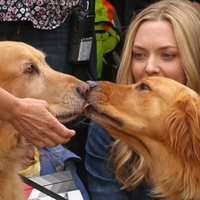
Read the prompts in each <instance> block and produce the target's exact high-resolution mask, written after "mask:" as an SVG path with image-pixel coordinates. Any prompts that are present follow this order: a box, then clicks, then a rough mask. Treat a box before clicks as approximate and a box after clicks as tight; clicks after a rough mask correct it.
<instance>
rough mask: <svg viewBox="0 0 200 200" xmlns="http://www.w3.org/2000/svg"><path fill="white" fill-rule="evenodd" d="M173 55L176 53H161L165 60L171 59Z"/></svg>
mask: <svg viewBox="0 0 200 200" xmlns="http://www.w3.org/2000/svg"><path fill="white" fill-rule="evenodd" d="M175 56H176V54H174V53H164V54H162V57H163V58H164V59H165V60H171V59H173V58H174V57H175Z"/></svg>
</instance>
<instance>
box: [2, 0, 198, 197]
mask: <svg viewBox="0 0 200 200" xmlns="http://www.w3.org/2000/svg"><path fill="white" fill-rule="evenodd" d="M12 2H13V3H9V2H7V3H6V4H5V3H0V16H1V17H0V40H15V41H23V42H26V43H28V44H30V45H32V46H34V47H36V48H38V49H41V50H42V51H44V52H45V53H46V55H47V57H46V59H47V62H48V63H49V65H50V66H52V68H54V69H55V70H58V71H61V72H64V73H69V74H72V75H74V76H77V77H78V78H81V79H83V80H87V79H91V78H92V79H96V75H95V70H96V55H95V37H94V42H93V45H92V49H93V50H92V51H91V52H92V53H91V55H90V59H89V61H87V62H84V63H76V64H74V63H70V62H69V61H68V60H67V57H68V56H67V55H68V52H69V49H68V48H69V45H68V43H69V40H70V39H71V38H70V36H71V35H70V34H69V31H70V14H71V13H72V12H73V9H75V8H76V7H77V6H84V4H87V1H81V0H68V1H63V2H65V3H63V4H60V5H59V3H58V4H57V3H49V4H48V3H45V2H43V3H41V4H37V1H36V3H33V2H32V1H30V2H29V1H27V2H29V3H23V1H21V3H19V2H18V1H12ZM41 2H42V1H41ZM110 2H111V3H112V4H113V6H115V7H116V11H117V10H118V9H117V6H118V3H119V2H118V1H110ZM117 2H118V3H117ZM125 2H126V3H125ZM142 2H144V4H141V3H142ZM137 5H138V7H137ZM3 7H4V9H3ZM199 7H200V6H199V3H198V2H196V1H193V2H190V1H189V0H176V1H174V0H160V1H135V2H134V1H129V0H126V1H124V6H123V8H124V9H125V8H126V9H127V10H128V12H125V11H124V12H122V11H120V12H121V13H122V14H123V20H124V25H125V26H128V29H127V32H126V34H125V42H124V47H123V51H122V55H121V62H120V66H119V68H118V72H117V77H116V78H117V79H116V82H117V83H118V84H131V83H136V82H138V81H139V80H141V79H142V78H143V77H147V76H164V77H168V78H171V79H174V80H176V81H178V82H180V83H182V84H184V85H186V86H188V87H190V88H191V89H193V90H194V91H196V92H197V93H200V51H199V50H200V38H199V32H200V12H199ZM55 9H56V10H57V12H55ZM13 10H15V11H16V12H12V11H13ZM36 11H37V12H36ZM125 13H126V14H125ZM41 16H42V17H41ZM120 19H122V16H121V17H120ZM122 24H123V23H122ZM5 67H6V66H5ZM41 113H42V115H41ZM41 116H42V118H43V119H42V122H44V121H46V123H41V120H40V118H41ZM24 119H26V120H24ZM0 120H7V121H9V122H10V123H11V124H12V125H13V126H14V127H15V128H16V129H17V130H18V131H19V132H20V133H21V134H22V135H23V136H24V137H25V138H27V140H29V141H30V142H31V143H32V144H33V145H34V146H35V147H37V148H39V153H41V154H42V155H45V154H48V155H49V153H48V152H51V155H52V156H54V155H58V153H59V156H56V159H59V160H62V161H63V163H64V164H63V167H62V168H61V169H59V170H70V171H72V172H73V174H74V176H75V177H76V178H75V179H76V180H77V181H76V184H77V187H78V188H79V189H80V190H81V192H82V194H83V197H84V199H86V200H87V199H91V200H105V199H108V198H109V199H110V200H129V199H130V200H133V199H136V200H140V199H141V200H144V199H148V200H150V199H155V198H154V197H153V196H151V194H150V186H149V185H147V184H146V183H145V180H140V181H139V184H138V187H136V188H133V187H132V185H133V182H134V180H133V179H132V177H133V173H137V172H138V170H139V167H141V166H142V164H143V163H142V159H141V158H140V157H137V154H136V152H134V150H133V149H132V148H131V147H130V146H129V145H127V144H125V143H124V142H122V141H120V140H116V139H114V138H112V137H111V136H110V135H109V134H108V133H107V131H106V130H104V129H103V128H102V127H100V126H99V125H98V124H96V123H95V122H91V123H90V125H89V128H88V134H86V136H87V141H86V144H85V147H84V148H86V157H85V158H84V156H83V158H82V159H83V160H85V170H86V172H87V176H86V177H85V176H84V178H85V179H86V180H82V181H83V182H84V184H83V183H82V182H81V179H80V178H79V177H78V175H77V174H79V175H80V172H78V173H77V171H76V160H79V157H78V156H76V155H75V154H74V153H73V152H71V151H69V149H67V148H66V146H67V145H66V146H63V145H61V144H67V143H68V142H69V140H70V138H73V137H74V135H75V131H76V132H77V131H79V130H71V129H68V128H67V127H66V125H63V124H61V123H59V122H58V120H57V119H56V118H55V117H54V116H53V115H52V113H51V110H50V109H49V105H48V103H47V102H45V101H42V100H36V99H20V98H16V97H14V96H13V95H11V94H9V93H8V92H6V91H5V90H4V89H2V88H1V89H0ZM24 121H26V122H27V123H23V122H24ZM33 124H34V126H33ZM52 126H53V127H55V128H54V129H53V130H52V129H51V127H52ZM41 129H42V130H43V133H42V134H41V131H40V130H41ZM27 130H28V131H27ZM30 130H31V131H30ZM86 130H87V127H86ZM77 135H78V136H80V134H78V133H77ZM80 137H81V136H80ZM31 152H34V148H33V151H31ZM33 156H34V155H33ZM133 157H134V159H133ZM43 159H44V160H45V159H49V158H44V157H43ZM169 162H170V161H169ZM45 163H46V162H43V161H42V160H41V166H42V168H41V173H40V175H43V174H49V173H54V172H56V171H58V170H57V169H55V168H53V167H46V166H45ZM136 164H137V166H138V168H135V165H136ZM52 166H54V165H52ZM47 168H48V170H45V169H47ZM133 169H135V170H133ZM115 172H116V173H115ZM86 189H87V191H86Z"/></svg>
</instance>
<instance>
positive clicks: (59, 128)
mask: <svg viewBox="0 0 200 200" xmlns="http://www.w3.org/2000/svg"><path fill="white" fill-rule="evenodd" d="M51 130H52V131H54V132H55V133H56V134H58V135H59V136H61V137H63V138H71V137H72V136H74V135H75V134H76V132H75V130H72V129H68V128H66V127H65V126H64V125H63V124H61V123H60V122H58V123H57V125H55V126H51Z"/></svg>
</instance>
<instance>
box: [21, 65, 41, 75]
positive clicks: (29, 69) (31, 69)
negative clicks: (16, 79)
mask: <svg viewBox="0 0 200 200" xmlns="http://www.w3.org/2000/svg"><path fill="white" fill-rule="evenodd" d="M23 68H24V73H27V74H33V73H38V68H37V67H36V66H35V65H34V64H33V63H26V64H25V65H24V66H23Z"/></svg>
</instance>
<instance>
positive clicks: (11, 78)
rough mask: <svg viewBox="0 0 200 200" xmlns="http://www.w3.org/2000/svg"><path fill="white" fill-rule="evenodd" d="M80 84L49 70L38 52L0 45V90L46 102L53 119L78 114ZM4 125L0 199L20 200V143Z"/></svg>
mask: <svg viewBox="0 0 200 200" xmlns="http://www.w3.org/2000/svg"><path fill="white" fill-rule="evenodd" d="M80 83H82V85H84V83H83V82H81V81H80V80H78V79H76V78H75V77H73V76H70V75H66V74H62V73H59V72H56V71H54V70H53V69H51V68H50V67H49V66H48V65H47V63H46V62H45V56H44V54H43V53H42V52H40V51H39V50H36V49H35V48H33V47H31V46H29V45H27V44H24V43H20V42H8V41H5V42H0V87H2V88H4V89H5V90H7V91H9V92H10V93H12V94H13V95H15V96H17V97H21V98H25V97H31V98H37V99H43V100H46V101H47V102H48V103H49V104H50V107H51V109H52V110H53V111H54V112H55V114H56V117H57V118H58V119H59V120H60V121H61V122H67V121H70V120H72V119H73V118H75V117H76V116H77V115H79V114H80V113H81V112H82V110H83V106H84V100H83V99H82V98H81V95H80V94H79V93H78V92H77V91H78V87H79V85H80ZM21 138H22V137H21V136H20V134H19V133H17V131H16V130H15V129H14V128H13V127H12V126H11V125H10V124H9V123H8V122H2V121H1V122H0V199H1V200H22V199H24V198H23V191H22V187H21V180H20V179H19V177H18V176H17V169H16V166H17V162H19V159H20V156H21V155H22V153H23V152H22V149H23V142H22V141H23V140H22V139H21Z"/></svg>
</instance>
